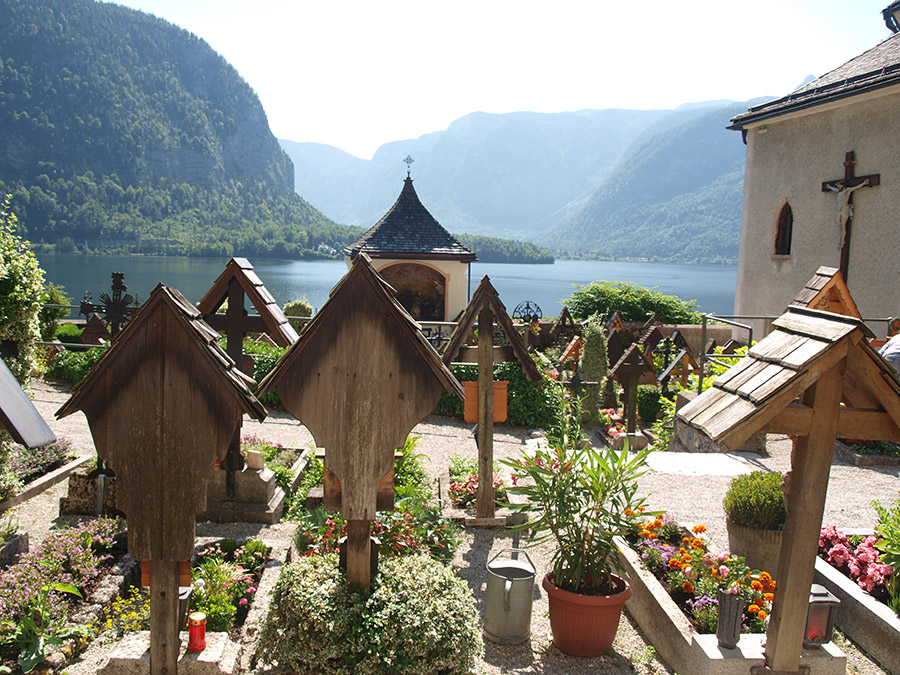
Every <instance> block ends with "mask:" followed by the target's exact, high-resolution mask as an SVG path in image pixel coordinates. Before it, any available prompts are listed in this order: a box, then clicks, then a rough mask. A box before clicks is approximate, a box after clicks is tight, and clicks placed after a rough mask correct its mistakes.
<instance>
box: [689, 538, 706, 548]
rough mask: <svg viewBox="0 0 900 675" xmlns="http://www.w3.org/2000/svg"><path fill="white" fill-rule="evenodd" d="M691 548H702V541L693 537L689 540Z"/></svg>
mask: <svg viewBox="0 0 900 675" xmlns="http://www.w3.org/2000/svg"><path fill="white" fill-rule="evenodd" d="M691 548H703V541H702V540H700V539H697V538H696V537H694V538H693V539H691Z"/></svg>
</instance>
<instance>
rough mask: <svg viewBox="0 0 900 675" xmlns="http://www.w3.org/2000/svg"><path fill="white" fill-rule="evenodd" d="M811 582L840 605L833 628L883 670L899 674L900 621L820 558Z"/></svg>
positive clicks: (885, 607)
mask: <svg viewBox="0 0 900 675" xmlns="http://www.w3.org/2000/svg"><path fill="white" fill-rule="evenodd" d="M814 581H815V583H817V584H821V585H822V586H824V587H825V588H827V589H828V590H829V591H830V592H831V593H833V594H834V595H836V596H837V597H838V599H839V600H840V601H841V605H840V607H838V610H837V614H836V617H835V624H836V625H837V626H838V627H839V628H840V629H841V630H842V631H843V632H844V634H845V635H846V636H847V637H848V638H850V639H851V640H853V642H855V643H856V644H857V645H859V646H860V647H861V648H862V649H864V650H865V651H866V652H868V654H869V655H870V656H871V657H872V658H874V659H875V660H876V661H878V663H880V664H881V666H882V667H883V668H884V669H885V670H887V671H889V672H891V673H900V649H898V648H897V646H898V645H900V617H898V616H897V615H896V614H894V612H892V611H891V609H890V607H888V606H887V605H885V604H883V603H881V602H878V601H877V600H875V598H873V597H872V596H870V595H869V594H868V593H866V592H865V591H863V590H862V589H861V588H860V587H859V586H857V585H856V583H855V582H853V581H851V580H850V579H848V578H847V577H845V576H844V575H843V574H841V573H840V572H839V571H838V570H836V569H834V568H833V567H832V566H831V565H829V564H828V563H827V562H825V561H824V560H822V559H821V558H816V574H815V579H814Z"/></svg>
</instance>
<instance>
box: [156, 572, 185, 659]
mask: <svg viewBox="0 0 900 675" xmlns="http://www.w3.org/2000/svg"><path fill="white" fill-rule="evenodd" d="M150 635H151V636H153V639H152V640H150V674H151V675H176V674H177V673H178V646H179V639H178V561H177V560H151V561H150Z"/></svg>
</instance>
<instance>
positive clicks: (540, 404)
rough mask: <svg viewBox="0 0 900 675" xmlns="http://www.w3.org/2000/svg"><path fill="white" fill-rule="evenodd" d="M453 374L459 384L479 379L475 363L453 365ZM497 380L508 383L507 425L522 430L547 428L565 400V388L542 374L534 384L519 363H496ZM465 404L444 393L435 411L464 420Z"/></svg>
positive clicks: (495, 377) (457, 398)
mask: <svg viewBox="0 0 900 675" xmlns="http://www.w3.org/2000/svg"><path fill="white" fill-rule="evenodd" d="M450 372H452V373H453V375H454V376H455V377H456V379H457V380H459V381H460V382H463V381H466V380H471V381H476V380H478V366H477V365H475V364H471V365H461V364H458V363H455V364H452V365H451V366H450ZM494 380H508V381H509V388H508V391H507V419H506V423H507V424H510V425H513V426H520V427H535V428H541V429H543V428H546V427H547V426H548V425H549V424H552V422H553V416H554V415H555V411H556V409H557V408H558V407H559V402H560V401H561V400H562V386H561V385H560V384H559V383H558V382H556V381H555V380H551V379H550V378H549V377H547V375H544V374H542V375H541V379H540V380H539V381H538V382H531V381H529V380H528V378H526V377H525V373H523V372H522V367H521V366H520V365H519V364H518V362H516V361H509V362H502V363H495V364H494ZM463 405H464V402H463V400H462V399H461V398H459V397H457V396H456V395H455V394H447V393H444V394H441V398H440V400H439V401H438V405H437V408H436V409H435V412H436V413H437V414H439V415H452V416H454V417H459V418H462V416H463Z"/></svg>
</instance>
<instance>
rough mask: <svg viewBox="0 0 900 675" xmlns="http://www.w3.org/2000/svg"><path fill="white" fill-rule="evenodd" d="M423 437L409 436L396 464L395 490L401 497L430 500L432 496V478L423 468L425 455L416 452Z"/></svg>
mask: <svg viewBox="0 0 900 675" xmlns="http://www.w3.org/2000/svg"><path fill="white" fill-rule="evenodd" d="M421 439H422V437H421V436H407V437H406V441H405V442H404V443H403V447H402V448H400V457H399V459H397V461H396V462H395V463H394V490H395V492H396V494H397V495H398V496H399V497H402V498H406V497H415V498H418V499H423V500H424V499H428V498H429V497H431V494H432V487H431V476H430V475H429V474H428V471H426V470H425V467H423V466H422V459H423V458H425V457H426V455H425V454H424V453H421V452H416V447H417V446H418V445H419V441H420V440H421Z"/></svg>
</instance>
